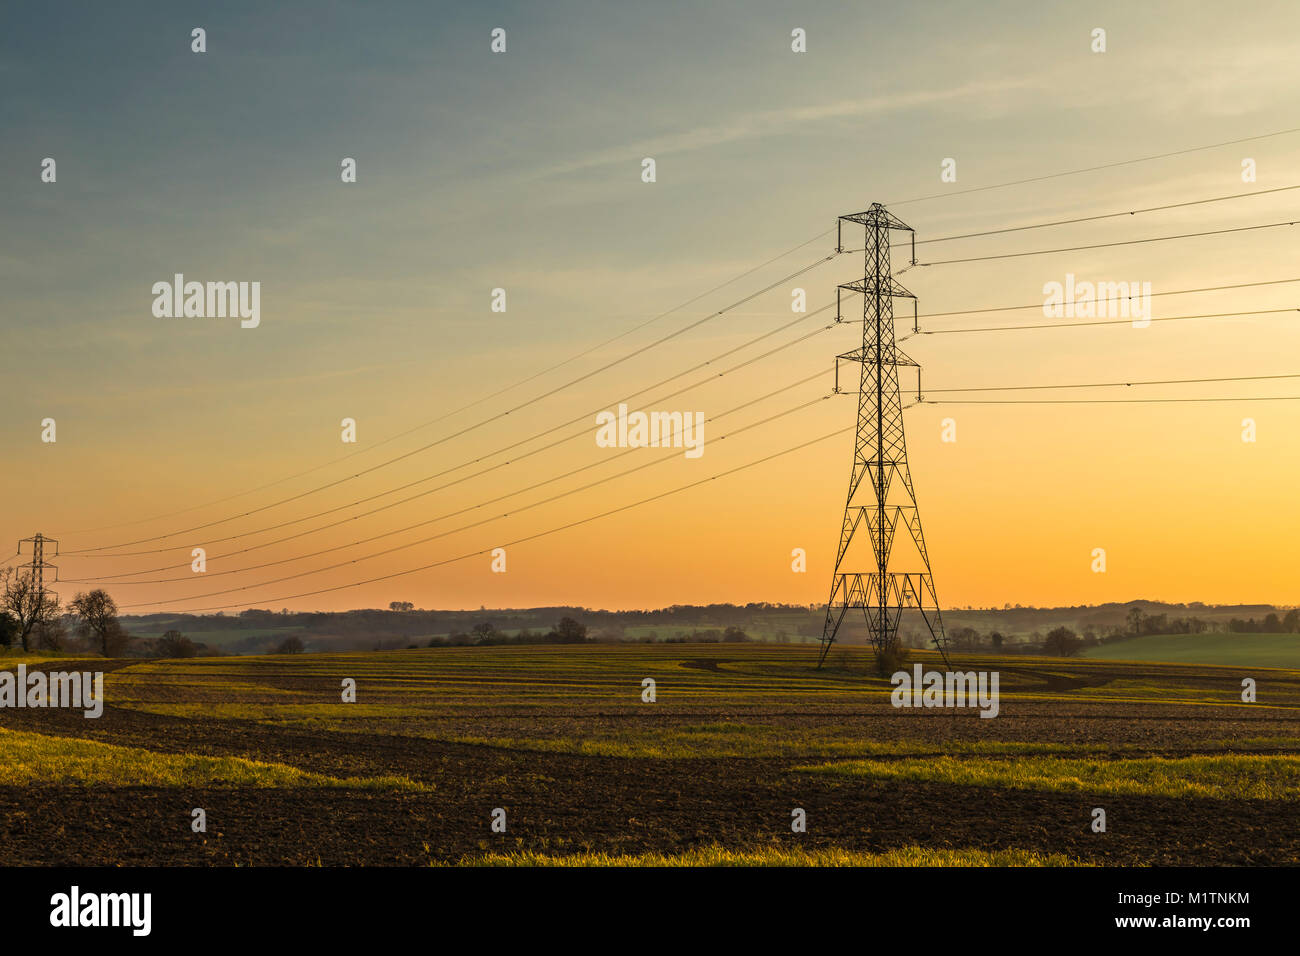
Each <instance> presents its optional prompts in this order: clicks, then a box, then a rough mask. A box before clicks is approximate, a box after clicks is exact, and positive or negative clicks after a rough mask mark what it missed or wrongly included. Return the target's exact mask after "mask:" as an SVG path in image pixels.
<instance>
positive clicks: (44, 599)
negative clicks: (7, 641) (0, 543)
mask: <svg viewBox="0 0 1300 956" xmlns="http://www.w3.org/2000/svg"><path fill="white" fill-rule="evenodd" d="M0 582H3V592H2V593H0V610H3V611H5V612H7V613H8V614H9V616H10V617H12V618H13V620H14V621H16V622H17V633H18V637H19V638H20V639H21V640H22V645H23V650H24V651H30V650H31V649H32V648H31V639H32V632H33V631H34V630H36V629H37V628H38V627H44V626H45V625H50V624H53V623H54V622H56V621H57V620H58V619H59V602H58V601H56V600H55V599H54V596H53V595H51V594H49V593H47V592H46V591H43V590H41V589H40V588H39V587H37V585H36V578H35V577H34V576H33V575H32V572H31V571H26V572H24V571H23V569H22V568H5V569H4V570H3V571H0ZM6 633H7V634H8V633H9V632H8V631H6Z"/></svg>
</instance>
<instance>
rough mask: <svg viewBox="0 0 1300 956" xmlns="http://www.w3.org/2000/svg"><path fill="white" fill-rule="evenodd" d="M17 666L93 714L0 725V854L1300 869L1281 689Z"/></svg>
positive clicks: (1037, 669)
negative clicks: (927, 693) (1102, 821)
mask: <svg viewBox="0 0 1300 956" xmlns="http://www.w3.org/2000/svg"><path fill="white" fill-rule="evenodd" d="M18 660H19V659H18V658H10V659H4V658H0V668H8V669H11V670H12V669H13V668H14V667H15V665H16V664H17V663H18ZM24 662H25V663H26V664H27V667H28V669H29V670H39V669H44V670H48V671H60V670H63V671H67V670H104V671H105V672H106V673H105V678H104V694H105V698H106V703H105V706H104V709H103V715H102V716H101V717H99V718H98V719H86V718H85V717H83V715H82V712H81V710H55V709H0V863H3V864H5V865H15V864H102V865H133V864H166V865H236V864H238V865H263V866H265V865H318V864H319V865H327V866H328V865H339V864H358V865H429V864H445V863H483V864H511V863H565V862H569V863H575V862H576V863H610V862H614V863H660V864H662V863H699V862H706V863H726V862H731V863H827V864H835V863H860V864H870V863H883V864H895V863H928V864H936V863H938V864H942V863H967V864H989V863H991V864H1064V863H1089V864H1102V865H1117V864H1122V865H1147V864H1160V863H1168V864H1211V865H1233V864H1295V863H1300V826H1297V822H1300V671H1291V670H1280V669H1268V668H1262V667H1255V668H1234V667H1219V666H1207V665H1181V664H1144V663H1129V662H1120V661H1099V660H1069V661H1066V660H1055V659H1045V658H1026V657H1002V658H999V657H988V656H978V657H974V656H972V657H967V658H962V657H957V658H955V659H954V665H955V666H956V667H957V669H959V670H970V671H981V670H982V671H997V672H998V674H999V689H1000V701H999V707H998V714H997V716H996V717H994V718H992V719H987V718H981V717H980V716H979V712H978V710H976V709H966V710H952V709H942V708H930V709H927V708H895V707H894V706H892V705H891V701H890V693H891V690H892V688H891V686H890V684H889V681H888V680H887V679H883V678H880V677H878V676H875V674H874V673H873V672H872V669H871V667H870V659H869V656H868V655H867V653H866V652H865V651H863V650H862V649H857V648H855V649H848V650H836V651H834V652H832V655H831V658H830V661H829V662H828V666H827V668H826V669H824V670H822V671H817V670H815V669H814V664H815V662H816V650H815V648H813V647H812V646H762V645H719V644H712V645H628V646H610V645H579V646H544V647H483V648H435V649H420V650H406V651H388V652H377V653H360V654H322V655H297V656H275V657H226V658H213V659H198V660H174V661H126V660H123V661H102V660H90V661H72V660H68V659H53V660H51V659H44V660H42V659H35V658H33V659H27V660H25V661H24ZM913 662H914V663H915V662H921V663H924V664H925V665H926V667H927V668H932V667H934V666H935V665H936V663H937V662H936V659H935V658H934V657H932V656H927V655H925V654H917V655H916V656H915V657H914V659H913ZM908 669H909V670H910V669H911V665H910V664H909V665H908ZM1245 677H1251V678H1254V680H1255V681H1256V682H1257V697H1258V699H1257V702H1255V703H1243V702H1242V700H1241V691H1242V679H1243V678H1245ZM646 678H650V679H652V680H653V681H654V682H655V698H656V699H655V701H654V702H653V703H648V702H644V701H643V700H642V696H643V693H644V690H643V681H644V680H645V679H646ZM346 679H351V680H353V681H355V682H356V700H355V702H344V701H343V699H342V696H343V691H344V688H343V683H344V681H345V680H346ZM195 808H202V809H203V810H204V812H205V814H206V826H207V829H206V832H203V833H196V832H193V830H192V827H191V820H192V811H193V810H194V809H195ZM1095 808H1101V809H1103V810H1104V811H1105V815H1106V831H1105V832H1104V833H1096V832H1093V829H1092V824H1093V820H1094V809H1095ZM498 809H500V810H503V811H504V819H505V832H495V831H494V829H493V827H492V821H493V816H494V811H495V810H498ZM796 809H802V810H803V811H804V813H805V815H806V824H807V827H806V832H803V833H795V832H792V829H791V822H792V819H793V817H792V811H794V810H796ZM497 816H498V817H499V816H500V815H499V814H498V815H497Z"/></svg>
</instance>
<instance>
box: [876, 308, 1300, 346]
mask: <svg viewBox="0 0 1300 956" xmlns="http://www.w3.org/2000/svg"><path fill="white" fill-rule="evenodd" d="M1279 312H1300V308H1288V309H1255V310H1253V311H1250V312H1206V313H1203V314H1201V315H1167V316H1164V317H1162V318H1158V319H1156V318H1152V319H1147V320H1146V321H1148V322H1182V321H1184V320H1187V319H1226V318H1239V317H1240V318H1245V317H1246V316H1251V315H1274V314H1276V313H1279ZM1132 324H1133V319H1099V320H1096V321H1089V322H1041V323H1036V324H1034V325H991V326H982V327H980V328H973V329H922V330H921V331H920V332H912V333H910V334H908V335H905V336H904V337H903V338H902V339H899V341H900V342H902V341H906V340H907V339H909V338H911V337H912V336H914V335H953V334H961V333H964V332H1019V331H1022V330H1026V329H1072V328H1082V327H1084V326H1090V325H1132Z"/></svg>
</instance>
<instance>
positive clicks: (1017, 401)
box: [922, 395, 1300, 405]
mask: <svg viewBox="0 0 1300 956" xmlns="http://www.w3.org/2000/svg"><path fill="white" fill-rule="evenodd" d="M1182 402H1300V395H1239V396H1235V397H1234V396H1207V397H1204V398H1008V399H971V400H970V401H965V400H963V399H960V398H951V399H949V398H942V399H939V400H938V401H936V402H932V401H930V400H929V399H926V400H925V401H924V402H923V403H922V404H925V405H1144V404H1152V405H1155V404H1166V403H1174V404H1177V403H1182Z"/></svg>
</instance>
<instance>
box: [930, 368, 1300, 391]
mask: <svg viewBox="0 0 1300 956" xmlns="http://www.w3.org/2000/svg"><path fill="white" fill-rule="evenodd" d="M1283 378H1300V372H1286V373H1283V374H1280V375H1230V376H1219V377H1215V378H1166V379H1150V380H1148V381H1139V382H1081V383H1077V384H1067V385H982V386H974V387H969V388H928V389H926V391H927V392H931V393H935V394H948V393H951V392H1024V391H1037V390H1040V389H1052V388H1130V387H1133V386H1136V385H1204V384H1207V383H1210V382H1215V383H1218V382H1269V381H1276V380H1278V379H1283Z"/></svg>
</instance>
